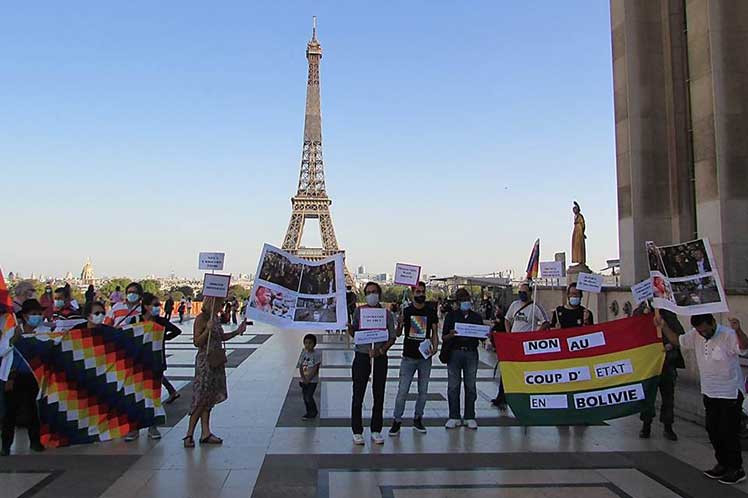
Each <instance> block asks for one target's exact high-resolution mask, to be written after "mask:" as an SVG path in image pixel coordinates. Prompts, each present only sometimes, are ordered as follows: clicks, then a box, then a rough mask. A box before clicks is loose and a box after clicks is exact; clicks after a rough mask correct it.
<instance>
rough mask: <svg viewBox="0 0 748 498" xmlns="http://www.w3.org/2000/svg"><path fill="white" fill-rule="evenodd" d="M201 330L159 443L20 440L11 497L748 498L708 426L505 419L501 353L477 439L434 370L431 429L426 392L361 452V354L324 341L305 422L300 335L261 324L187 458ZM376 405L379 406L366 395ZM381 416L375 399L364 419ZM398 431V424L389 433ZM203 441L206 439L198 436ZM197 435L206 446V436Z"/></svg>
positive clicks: (1, 466)
mask: <svg viewBox="0 0 748 498" xmlns="http://www.w3.org/2000/svg"><path fill="white" fill-rule="evenodd" d="M191 328H192V327H191V323H190V324H189V325H187V324H186V325H185V327H184V329H185V334H183V335H181V336H180V337H178V338H177V339H176V340H175V341H172V342H170V343H169V349H168V353H169V370H168V374H169V377H170V378H171V379H174V380H176V382H175V384H177V386H178V387H179V388H180V389H181V392H182V397H181V398H180V399H179V400H178V401H177V402H176V403H175V404H174V405H171V406H170V407H168V409H167V413H168V419H169V420H168V425H169V426H170V427H165V428H163V430H162V432H163V434H164V437H163V439H162V440H161V441H158V442H155V441H149V440H148V439H147V438H146V431H141V437H140V440H139V441H137V442H134V443H126V442H124V441H122V440H118V441H111V442H107V443H100V444H95V445H88V446H74V447H68V448H59V449H52V450H47V451H46V452H45V453H43V454H33V455H32V454H29V450H28V441H27V440H26V437H25V431H22V430H19V431H18V434H19V437H18V440H19V441H18V445H17V447H16V448H14V452H15V454H14V455H12V456H11V457H6V458H2V459H0V496H2V497H3V498H6V497H8V498H15V497H19V496H23V497H31V496H33V497H56V498H61V497H67V496H71V497H73V496H74V497H76V498H88V497H97V496H104V497H159V498H180V497H200V498H210V497H221V498H228V497H249V496H252V497H258V498H259V497H269V496H272V497H315V498H316V497H328V496H329V497H335V498H338V497H345V498H349V497H356V498H367V497H398V498H403V497H460V498H470V497H489V496H490V497H497V496H498V497H518V498H519V497H523V498H524V497H539V496H543V497H570V498H571V497H575V498H577V497H621V496H623V497H627V496H630V497H643V496H647V497H655V496H656V497H676V496H691V497H706V496H717V495H718V493H719V495H718V496H720V498H728V497H731V496H743V495H744V493H745V492H748V486H746V485H745V484H744V485H740V486H737V487H727V486H724V485H721V484H718V483H716V482H713V481H709V480H708V479H706V478H705V477H703V476H702V475H701V473H700V472H699V469H702V468H709V467H711V466H712V465H713V463H714V461H713V457H712V451H711V448H710V447H709V442H708V440H707V436H706V433H705V431H704V430H703V428H702V427H700V426H697V425H694V424H690V423H687V422H682V421H678V423H677V425H676V429H677V430H678V434H679V435H680V436H681V440H680V441H678V442H676V443H673V442H670V441H666V440H664V439H663V438H662V437H661V436H660V428H659V427H655V431H654V434H653V439H651V440H648V441H642V440H640V439H639V438H638V432H639V428H640V423H639V420H638V418H637V417H630V418H627V419H623V420H615V421H611V422H610V424H609V425H607V426H596V427H570V428H565V427H560V428H556V427H531V428H524V427H520V426H518V425H517V424H516V421H515V420H514V419H513V418H512V417H511V416H509V415H505V416H499V412H498V411H497V410H495V409H494V408H492V407H491V406H490V399H491V398H493V397H494V396H495V395H496V390H497V389H496V383H495V382H494V380H493V378H492V374H493V362H494V357H493V355H490V354H486V353H481V354H482V355H483V356H482V360H483V363H482V364H481V366H480V369H479V372H478V394H479V396H478V405H477V408H478V410H477V412H478V413H477V415H478V422H479V423H480V424H481V426H480V429H479V430H478V431H477V432H470V431H468V430H467V429H465V428H461V429H456V430H453V431H447V430H445V429H444V428H443V427H442V424H443V423H444V420H445V419H446V416H447V402H446V390H447V384H446V369H445V368H444V366H443V365H442V364H441V363H440V362H439V361H438V360H436V359H435V360H434V369H433V370H432V381H431V384H430V386H429V400H428V402H427V404H426V413H425V417H424V423H425V424H426V425H427V427H428V434H425V435H424V434H418V433H415V432H414V431H412V430H411V429H410V417H411V416H412V410H413V405H414V403H415V392H416V389H417V388H416V383H415V382H414V383H413V385H412V388H411V389H412V394H411V397H410V399H409V401H408V403H407V405H406V417H405V424H404V427H403V430H402V432H401V434H400V437H399V438H387V440H386V441H385V444H384V446H381V447H373V446H372V445H371V444H370V440H369V439H368V429H367V431H366V434H365V435H366V437H367V444H366V446H364V447H353V445H352V442H351V429H350V426H349V418H348V417H349V415H350V404H351V381H350V364H351V361H352V352H351V351H350V350H349V349H347V347H346V346H345V343H344V342H341V338H340V337H339V336H337V337H336V336H326V335H325V334H319V337H320V344H319V345H318V347H319V348H320V349H321V350H322V351H323V366H322V369H321V389H319V390H318V398H319V399H321V403H320V415H321V418H320V420H319V421H317V422H312V423H309V422H303V421H302V420H301V415H303V414H304V406H303V402H302V399H301V393H300V389H299V387H298V380H297V379H296V377H297V375H298V372H297V370H296V368H295V366H296V360H297V359H298V355H299V352H300V349H301V338H302V336H303V334H304V333H303V332H301V331H289V330H283V331H281V330H277V329H271V328H269V327H267V326H265V325H262V324H258V325H257V326H255V327H251V328H250V332H251V333H248V334H246V335H245V336H243V337H237V338H235V339H233V340H232V341H230V343H229V344H228V350H229V357H228V358H229V369H228V383H229V399H228V401H226V402H225V403H222V404H220V405H218V406H217V407H216V409H215V413H214V416H213V421H214V431H215V432H216V434H218V435H219V436H221V437H223V438H224V440H225V442H224V444H223V446H222V447H200V446H199V445H198V447H196V448H194V449H185V448H183V447H182V437H183V436H184V434H185V429H186V427H187V417H186V416H185V415H186V410H187V407H188V406H189V400H190V393H191V386H190V385H189V382H190V380H191V375H192V372H193V367H192V365H193V359H194V355H195V349H194V347H193V346H192V337H191V336H190V335H189V333H190V331H191ZM401 341H402V340H400V341H399V342H398V343H397V344H396V345H395V346H394V348H393V349H392V352H391V358H390V371H389V376H388V382H387V390H386V402H385V416H386V417H391V414H392V409H393V407H394V398H395V394H396V392H397V380H396V378H397V374H398V364H399V358H398V356H399V354H400V351H401V350H402V345H401V344H402V342H401ZM369 396H370V395H369ZM370 406H371V399H370V397H369V398H367V401H366V403H365V407H364V415H365V416H366V411H367V409H368V408H370ZM386 422H387V421H386ZM198 431H199V430H198ZM196 435H199V434H196Z"/></svg>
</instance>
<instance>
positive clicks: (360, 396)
mask: <svg viewBox="0 0 748 498" xmlns="http://www.w3.org/2000/svg"><path fill="white" fill-rule="evenodd" d="M364 295H365V296H366V304H365V305H363V306H360V307H358V308H356V311H354V312H353V319H352V320H351V326H350V327H349V328H348V333H349V334H350V335H351V337H353V336H354V335H355V333H356V331H357V330H359V326H360V323H361V308H381V307H382V304H381V303H380V302H379V300H380V298H381V296H382V288H381V287H380V286H379V284H378V283H376V282H369V283H367V284H366V285H365V286H364ZM386 316H387V331H388V332H389V339H388V340H387V341H386V342H377V343H374V344H357V345H356V347H355V351H356V354H355V356H354V358H353V365H352V367H351V371H352V377H353V400H352V402H351V429H352V430H353V444H356V445H363V444H364V436H363V433H364V426H363V422H362V415H361V411H362V409H363V405H364V395H365V394H366V385H367V384H368V383H369V376H370V375H371V376H372V386H371V389H372V394H373V396H374V405H373V407H372V411H371V440H372V441H374V443H375V444H384V438H383V437H382V425H383V423H384V388H385V385H386V383H387V351H388V350H389V349H390V348H391V347H392V345H393V344H394V343H395V340H397V333H396V330H395V317H394V316H393V315H392V313H391V312H390V311H389V310H386ZM372 370H373V373H372Z"/></svg>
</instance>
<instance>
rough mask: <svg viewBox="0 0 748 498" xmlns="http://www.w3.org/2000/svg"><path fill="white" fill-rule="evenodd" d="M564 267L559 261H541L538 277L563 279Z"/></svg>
mask: <svg viewBox="0 0 748 498" xmlns="http://www.w3.org/2000/svg"><path fill="white" fill-rule="evenodd" d="M563 273H564V266H563V264H562V263H561V261H541V262H540V276H541V277H542V278H561V277H563V276H564V275H563Z"/></svg>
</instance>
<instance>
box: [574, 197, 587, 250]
mask: <svg viewBox="0 0 748 498" xmlns="http://www.w3.org/2000/svg"><path fill="white" fill-rule="evenodd" d="M572 211H574V232H572V234H571V262H572V264H573V263H578V264H580V265H584V264H586V263H587V248H586V243H585V241H584V240H585V239H586V238H587V236H586V235H585V234H584V230H585V225H584V216H582V210H581V209H580V208H579V204H577V201H574V208H573V209H572Z"/></svg>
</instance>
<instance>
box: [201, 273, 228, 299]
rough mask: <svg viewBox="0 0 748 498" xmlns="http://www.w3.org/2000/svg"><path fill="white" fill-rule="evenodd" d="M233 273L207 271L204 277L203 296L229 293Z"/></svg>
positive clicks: (220, 295)
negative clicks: (219, 273) (223, 273)
mask: <svg viewBox="0 0 748 498" xmlns="http://www.w3.org/2000/svg"><path fill="white" fill-rule="evenodd" d="M230 284H231V275H218V274H214V273H206V274H205V278H204V279H203V297H223V298H226V297H228V295H229V285H230Z"/></svg>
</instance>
